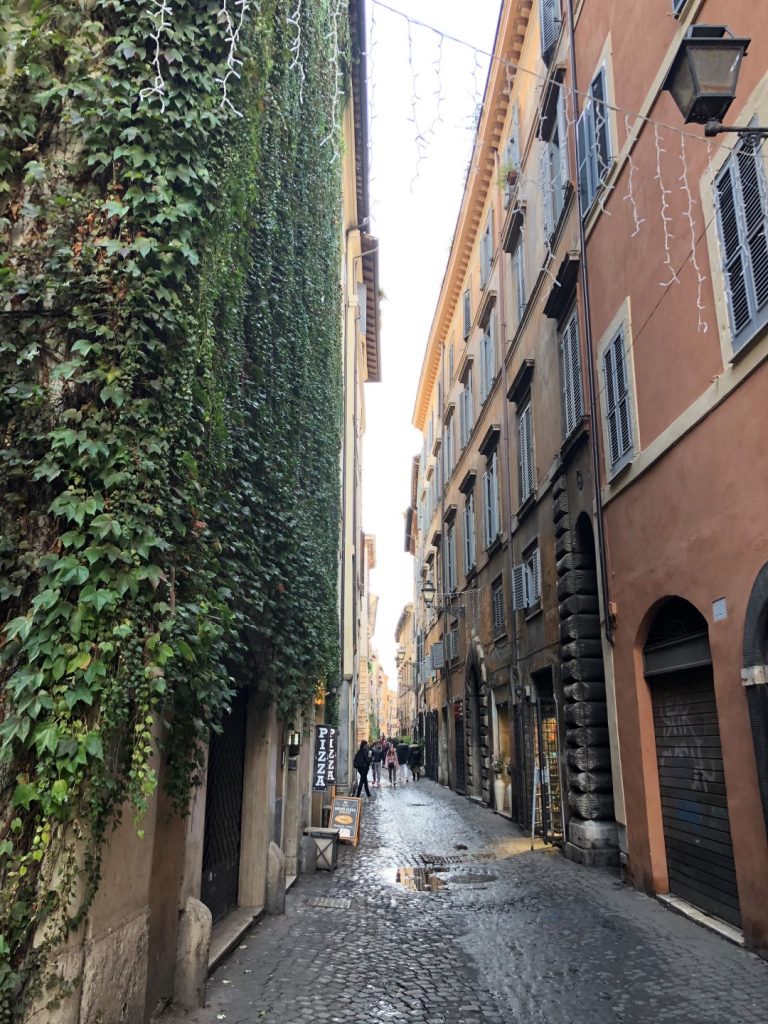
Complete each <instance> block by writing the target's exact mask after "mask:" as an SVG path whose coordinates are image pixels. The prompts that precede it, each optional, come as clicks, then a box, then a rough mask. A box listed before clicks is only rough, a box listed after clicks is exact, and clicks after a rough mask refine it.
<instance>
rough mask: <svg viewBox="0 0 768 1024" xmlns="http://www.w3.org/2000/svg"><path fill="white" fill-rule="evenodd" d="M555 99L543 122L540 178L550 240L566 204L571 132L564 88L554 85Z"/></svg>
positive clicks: (545, 227)
mask: <svg viewBox="0 0 768 1024" xmlns="http://www.w3.org/2000/svg"><path fill="white" fill-rule="evenodd" d="M555 88H556V89H557V95H556V99H555V100H554V101H553V102H552V104H551V105H550V114H549V116H548V117H546V119H545V122H544V134H543V138H542V150H541V153H540V157H539V159H540V166H539V177H540V182H541V189H542V196H543V201H544V231H545V234H546V237H547V238H548V237H549V236H550V235H551V234H552V232H553V231H554V230H555V228H556V227H557V224H558V221H559V219H560V214H561V213H562V212H563V206H564V205H565V194H566V188H567V187H568V180H569V174H568V130H567V117H566V111H565V88H564V86H563V85H562V83H560V84H558V85H556V86H555Z"/></svg>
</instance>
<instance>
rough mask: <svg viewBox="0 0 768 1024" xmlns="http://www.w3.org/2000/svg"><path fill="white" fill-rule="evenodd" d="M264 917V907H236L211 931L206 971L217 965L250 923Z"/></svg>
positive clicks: (209, 971) (233, 946) (240, 937)
mask: <svg viewBox="0 0 768 1024" xmlns="http://www.w3.org/2000/svg"><path fill="white" fill-rule="evenodd" d="M262 917H264V907H236V908H235V909H234V910H231V911H230V912H229V913H228V914H227V915H226V917H224V918H222V920H221V921H219V923H218V924H216V925H214V927H213V930H212V932H211V944H210V947H209V949H208V973H209V974H211V973H213V971H215V970H216V968H217V967H218V966H219V964H220V963H221V961H222V960H223V959H224V957H225V956H226V955H227V954H228V953H229V952H231V950H233V949H234V948H235V946H236V945H237V944H238V943H239V942H240V939H242V937H243V936H244V935H245V933H246V932H247V931H248V929H249V928H250V927H251V925H252V924H255V923H256V922H257V921H260V920H261V919H262Z"/></svg>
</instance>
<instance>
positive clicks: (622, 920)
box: [161, 781, 768, 1024]
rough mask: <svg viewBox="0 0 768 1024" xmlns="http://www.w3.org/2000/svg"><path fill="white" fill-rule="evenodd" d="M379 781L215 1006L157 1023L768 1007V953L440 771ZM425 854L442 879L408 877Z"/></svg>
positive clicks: (690, 1018)
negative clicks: (461, 789) (704, 922)
mask: <svg viewBox="0 0 768 1024" xmlns="http://www.w3.org/2000/svg"><path fill="white" fill-rule="evenodd" d="M374 792H375V796H376V799H375V800H372V801H370V802H368V803H366V806H365V808H364V811H365V814H364V820H363V829H362V839H361V844H360V846H359V847H358V848H357V849H352V848H351V847H343V848H342V851H341V856H340V863H339V867H338V869H337V871H336V872H335V873H333V874H331V873H329V872H317V873H316V874H314V875H304V876H302V877H300V878H299V880H298V881H297V883H296V885H295V886H294V888H293V889H292V890H291V892H290V893H289V894H288V898H287V912H286V914H285V916H284V917H277V918H267V919H265V920H264V921H262V922H261V923H260V924H258V925H257V926H256V927H255V928H253V929H252V930H251V931H250V932H249V933H248V935H247V936H246V937H245V938H244V939H243V943H242V945H241V946H240V948H239V949H236V950H235V951H234V952H233V953H232V954H231V956H230V958H229V959H228V960H227V961H226V962H225V963H224V964H223V965H222V966H221V967H220V968H219V969H218V970H217V971H216V973H215V974H214V975H213V976H212V978H211V979H210V983H209V986H208V1005H207V1006H206V1008H205V1009H204V1010H198V1011H196V1012H193V1013H189V1014H186V1015H184V1014H182V1015H180V1016H172V1015H170V1014H166V1015H164V1016H163V1017H162V1018H161V1022H162V1024H176V1022H179V1024H181V1022H184V1024H213V1022H216V1021H227V1022H228V1024H245V1022H248V1024H250V1022H262V1021H263V1022H265V1024H269V1022H272V1024H326V1022H328V1024H363V1022H365V1024H368V1022H375V1024H406V1022H419V1024H501V1022H502V1021H503V1022H504V1024H518V1022H525V1024H608V1022H611V1024H615V1022H618V1024H688V1022H696V1024H752V1022H755V1024H766V1021H768V964H767V963H765V962H764V961H762V960H760V959H759V958H757V957H755V956H753V955H752V954H750V953H747V952H745V951H744V950H742V949H739V948H738V947H737V946H735V945H733V944H731V943H729V942H727V941H726V940H725V939H722V938H720V937H719V936H717V935H714V934H712V933H711V932H709V931H707V930H706V929H704V928H701V927H700V926H698V925H696V924H694V923H693V922H691V921H689V920H688V919H686V918H683V917H680V916H678V915H677V914H674V913H673V912H671V911H670V910H668V909H667V908H665V907H663V906H662V905H661V904H660V903H658V902H657V901H656V900H653V899H651V898H649V897H647V896H644V895H641V894H640V893H637V892H635V891H634V890H632V889H630V888H628V887H627V886H625V885H622V884H621V882H620V881H619V880H618V877H617V876H616V875H615V874H614V873H611V872H608V871H601V870H597V869H593V868H584V867H580V866H578V865H575V864H572V863H571V862H569V861H567V860H565V859H564V858H563V857H562V856H560V854H559V853H558V852H556V851H552V850H547V849H544V848H541V847H540V844H539V848H537V849H536V850H535V851H533V852H531V850H530V841H529V840H528V839H526V838H525V837H524V836H522V835H521V834H520V832H519V831H518V830H517V829H516V828H515V827H514V826H513V825H511V824H510V823H509V822H508V821H507V820H506V819H504V818H502V817H501V816H499V815H495V814H493V813H492V812H491V811H489V810H486V809H484V808H481V807H478V806H476V805H474V804H472V803H470V802H469V801H467V800H466V799H464V798H463V797H459V796H456V795H455V794H453V793H451V792H449V791H447V790H445V789H443V788H442V787H440V786H437V785H435V784H434V783H431V782H428V781H421V782H419V783H417V784H414V783H409V784H408V785H407V786H398V787H397V789H396V790H390V789H388V788H383V789H381V790H378V791H374ZM429 865H433V866H437V867H440V868H443V869H444V870H442V871H440V872H439V873H438V874H437V877H438V878H439V879H440V880H441V881H442V882H443V883H444V884H443V885H442V887H441V888H439V889H438V890H437V891H434V892H433V891H415V890H410V889H408V888H407V887H406V886H404V885H403V884H402V881H401V882H398V881H397V872H398V869H403V868H407V867H417V868H419V867H422V868H423V867H426V866H429ZM416 874H417V876H418V875H419V874H420V872H419V871H417V872H416ZM408 875H409V873H408V872H403V871H402V870H401V879H402V878H406V877H407V876H408Z"/></svg>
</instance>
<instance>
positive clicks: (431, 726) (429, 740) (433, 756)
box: [424, 711, 440, 782]
mask: <svg viewBox="0 0 768 1024" xmlns="http://www.w3.org/2000/svg"><path fill="white" fill-rule="evenodd" d="M424 717H425V719H426V766H425V770H426V774H427V778H428V779H432V780H433V782H437V766H438V763H439V758H440V754H439V749H438V738H437V711H428V712H427V714H426V715H425V716H424Z"/></svg>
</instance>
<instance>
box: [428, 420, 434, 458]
mask: <svg viewBox="0 0 768 1024" xmlns="http://www.w3.org/2000/svg"><path fill="white" fill-rule="evenodd" d="M434 439H435V425H434V418H433V416H432V414H431V413H430V416H429V423H428V424H427V448H428V449H429V451H432V442H433V441H434Z"/></svg>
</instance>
